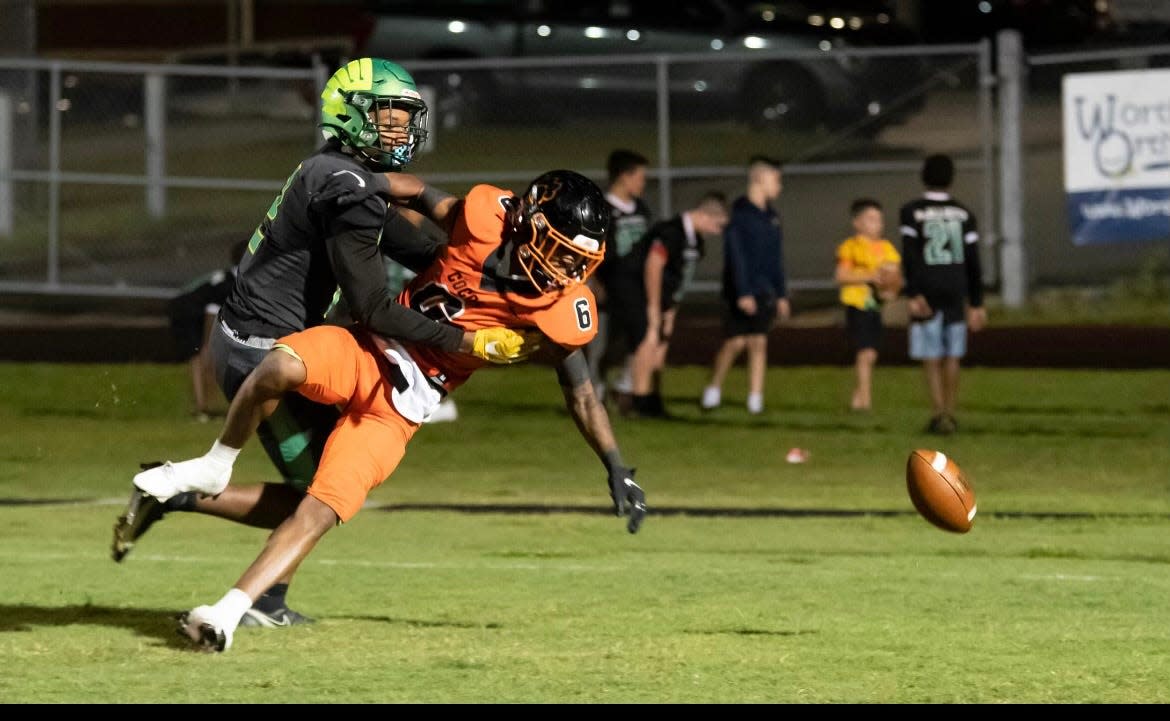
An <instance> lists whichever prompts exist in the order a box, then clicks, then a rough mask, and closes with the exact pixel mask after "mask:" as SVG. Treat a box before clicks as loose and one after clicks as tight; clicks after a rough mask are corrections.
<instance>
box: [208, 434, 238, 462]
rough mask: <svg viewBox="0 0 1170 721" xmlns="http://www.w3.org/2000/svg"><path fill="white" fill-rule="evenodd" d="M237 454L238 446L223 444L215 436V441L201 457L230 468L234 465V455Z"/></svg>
mask: <svg viewBox="0 0 1170 721" xmlns="http://www.w3.org/2000/svg"><path fill="white" fill-rule="evenodd" d="M238 455H240V449H239V448H232V447H231V446H225V445H224V444H222V443H220V442H219V439H218V438H217V439H216V441H215V443H213V444H212V445H211V450H210V451H208V452H207V453H206V454H204V456H203V457H204V458H206V459H207V460H209V461H211V462H212V463H213V464H215V465H217V466H223V467H225V468H231V467H232V466H233V465H235V462H236V456H238Z"/></svg>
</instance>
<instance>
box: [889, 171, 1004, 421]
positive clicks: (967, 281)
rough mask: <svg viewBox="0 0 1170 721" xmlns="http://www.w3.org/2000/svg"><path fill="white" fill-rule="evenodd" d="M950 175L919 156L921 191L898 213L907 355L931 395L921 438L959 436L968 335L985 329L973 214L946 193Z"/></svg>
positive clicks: (949, 184) (952, 174)
mask: <svg viewBox="0 0 1170 721" xmlns="http://www.w3.org/2000/svg"><path fill="white" fill-rule="evenodd" d="M954 175H955V165H954V162H953V161H952V160H951V158H950V156H947V155H932V156H930V157H928V158H926V160H925V161H924V162H923V164H922V183H923V185H925V186H926V193H925V194H924V195H923V197H921V198H919V199H917V200H913V201H911V202H909V203H907V204H906V205H904V206H902V210H901V226H902V269H903V275H904V276H905V279H906V287H905V289H904V290H903V293H904V294H905V295H906V296H907V297H908V298H909V299H910V300H909V304H908V309H909V311H910V329H909V331H910V332H909V336H910V357H911V358H913V359H915V360H921V361H922V368H923V371H924V372H925V374H926V385H927V388H928V389H929V391H930V404H931V419H930V423H929V425H928V426H927V432H929V433H939V434H943V435H947V434H950V433H954V432H955V431H956V430H958V423H957V421H956V420H955V415H954V414H955V403H956V397H957V395H958V390H959V360H960V359H961V358H963V356H965V355H966V353H967V331H968V329H970V330H971V332H978V331H980V330H982V329H983V326H984V325H985V324H986V323H987V313H986V311H985V310H984V308H983V276H982V268H981V266H980V262H979V246H978V242H979V233H978V231H977V230H976V227H975V216H974V214H973V213H971V211H970V210H968V209H967V208H966V207H965V206H964V205H963V204H962V203H960V202H958V201H957V200H955V199H954V198H952V197H951V196H950V194H949V193H948V192H947V191H948V189H949V188H950V187H951V182H952V181H953V180H954Z"/></svg>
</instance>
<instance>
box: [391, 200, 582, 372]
mask: <svg viewBox="0 0 1170 721" xmlns="http://www.w3.org/2000/svg"><path fill="white" fill-rule="evenodd" d="M511 197H513V194H512V193H511V192H510V191H507V190H503V189H500V188H495V187H492V186H490V185H477V186H475V187H474V188H472V189H471V191H470V192H469V193H468V194H467V197H466V198H465V199H464V203H463V211H462V213H461V214H460V216H459V218H458V219H457V220H456V223H455V227H454V229H453V230H452V232H451V242H450V243H449V244H448V245H447V247H446V249H445V250H443V251H442V252H441V253H440V254H439V257H438V258H437V259H436V260H435V262H434V263H433V264H431V266H430V267H429V268H427V269H426V270H425V271H423V272H422V273H421V274H419V275H418V276H417V277H415V278H414V280H412V281H411V282H410V285H408V286H407V287H406V289H404V290H403V291H402V293H401V294H400V295H399V296H398V301H399V302H400V303H402V304H403V305H409V306H410V307H411V308H414V309H415V310H417V311H419V312H421V313H424V314H426V315H427V316H429V317H431V318H433V319H435V320H440V321H444V322H447V323H451V324H453V325H456V326H458V327H460V328H463V329H464V330H469V331H475V330H479V329H481V328H491V327H496V326H505V327H508V328H512V329H513V330H520V329H525V328H527V329H531V328H538V329H540V331H541V332H542V333H543V334H544V335H545V336H546V337H547V338H548V339H549V340H550V341H551V342H553V343H555V344H557V345H559V346H561V347H564V348H567V349H576V348H580V347H582V346H584V345H586V344H587V343H589V341H591V340H592V339H593V337H594V336H595V335H596V334H597V326H596V308H597V306H596V302H595V301H594V299H593V293H592V292H591V291H590V290H589V289H588V288H587V287H586V286H585V284H584V283H581V284H578V285H575V286H573V287H571V288H568V289H566V290H562V291H559V292H554V293H544V294H541V293H537V292H536V291H535V290H533V289H531V286H530V284H528V282H527V281H524V282H523V283H517V282H515V281H511V282H510V281H508V280H507V279H502V278H499V277H498V276H497V275H496V273H495V271H496V269H497V268H498V267H499V265H500V264H501V263H503V262H505V261H506V259H505V258H504V252H505V249H504V248H503V235H504V219H505V215H506V208H505V202H506V201H507V199H509V198H511ZM401 347H402V348H403V349H404V350H405V351H406V352H407V353H408V354H409V356H410V358H411V359H413V361H414V363H415V364H417V366H418V369H419V370H420V371H422V373H423V374H424V375H425V376H426V377H427V378H428V379H429V382H430V383H431V384H432V385H438V386H441V387H442V388H443V390H444V391H451V390H454V389H455V388H456V387H458V386H459V385H460V384H462V383H463V382H464V381H466V380H467V378H468V377H469V376H470V375H471V374H472V372H474V371H475V369H477V368H479V367H480V366H482V365H484V363H485V362H486V361H482V360H480V359H478V358H476V357H474V356H472V355H470V354H465V353H448V352H444V351H440V350H437V349H435V348H432V347H427V346H421V345H412V344H406V343H404V344H402V346H401ZM391 360H392V361H393V360H394V359H393V357H391Z"/></svg>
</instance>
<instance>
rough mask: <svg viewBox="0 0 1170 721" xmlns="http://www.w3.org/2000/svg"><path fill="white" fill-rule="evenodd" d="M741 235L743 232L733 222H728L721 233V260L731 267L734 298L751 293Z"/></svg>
mask: <svg viewBox="0 0 1170 721" xmlns="http://www.w3.org/2000/svg"><path fill="white" fill-rule="evenodd" d="M742 236H743V232H742V231H741V230H740V228H739V226H737V225H735V224H734V223H732V224H729V225H728V226H727V230H726V231H725V232H724V234H723V238H724V243H723V254H724V261H723V262H725V263H726V264H727V265H728V267H730V268H731V279H732V282H733V283H734V284H735V297H736V298H742V297H743V296H745V295H752V289H751V286H750V284H749V283H748V270H747V258H746V257H745V253H744V247H743V237H742Z"/></svg>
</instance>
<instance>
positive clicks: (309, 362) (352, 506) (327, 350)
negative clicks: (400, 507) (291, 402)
mask: <svg viewBox="0 0 1170 721" xmlns="http://www.w3.org/2000/svg"><path fill="white" fill-rule="evenodd" d="M276 348H277V349H279V350H280V351H281V352H285V353H291V354H292V355H293V356H295V357H297V358H299V359H300V360H301V362H302V363H304V364H305V371H306V372H307V374H308V375H307V377H306V378H305V382H304V383H302V384H301V385H300V386H299V387H297V389H296V391H297V392H298V393H300V394H301V395H303V396H304V397H306V398H308V399H309V400H311V401H316V402H317V403H324V404H328V405H336V406H340V407H341V409H342V415H341V418H340V419H339V420H338V421H337V425H336V426H334V427H333V432H332V433H330V434H329V440H328V441H326V443H325V450H324V452H323V453H322V455H321V462H320V464H318V466H317V473H316V474H314V476H313V482H312V484H310V485H309V491H308V493H309V495H310V496H312V497H313V498H316V499H317V500H319V501H321V502H322V503H324V504H325V505H327V506H329V507H330V508H332V509H333V510H334V511H335V512H336V513H337V516H338V518H340V519H341V522H342V523H345V522H347V521H349V519H351V518H353V517H354V516H355V515H356V514H357V512H358V511H359V510H361V507H362V504H363V503H365V502H366V496H367V495H369V493H370V491H372V490H373V489H375V488H377V487H378V486H379V485H381V484H382V482H383V481H385V480H386V479H387V478H388V477H389V476H390V474H391V473H393V472H394V469H395V468H397V467H398V464H399V462H400V461H401V460H402V457H403V456H404V455H405V454H406V444H407V443H409V442H410V439H411V438H412V437H413V436H414V432H415V431H417V430H418V424H417V423H411V422H410V421H408V420H406V419H405V418H403V417H402V416H400V415H399V414H398V411H396V410H394V404H393V402H391V400H390V392H391V390H393V386H391V385H390V383H389V382H388V381H387V380H386V379H385V378H384V377H383V376H382V370H381V368H380V367H379V365H378V359H377V356H376V355H374V353H375V351H374V350H373V349H372V347H371V348H367V347H365V346H364V345H363V344H361V343H359V342H358V339H357V338H355V337H354V335H353V333H351V332H350V331H349V330H347V329H345V328H341V327H338V326H332V325H322V326H317V327H315V328H310V329H308V330H304V331H301V332H299V333H293V334H292V335H288V336H285V337H284V338H281V339H280V340H279V341H277V345H276Z"/></svg>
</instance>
